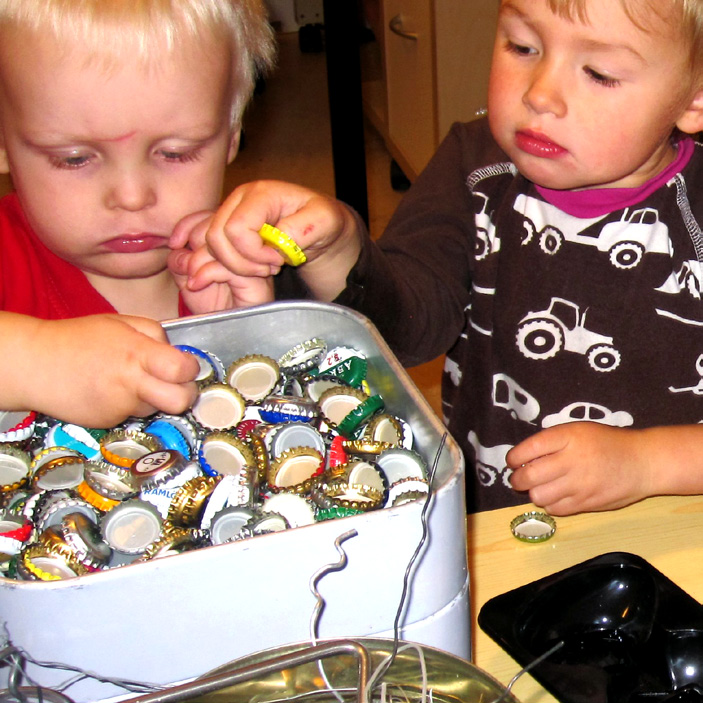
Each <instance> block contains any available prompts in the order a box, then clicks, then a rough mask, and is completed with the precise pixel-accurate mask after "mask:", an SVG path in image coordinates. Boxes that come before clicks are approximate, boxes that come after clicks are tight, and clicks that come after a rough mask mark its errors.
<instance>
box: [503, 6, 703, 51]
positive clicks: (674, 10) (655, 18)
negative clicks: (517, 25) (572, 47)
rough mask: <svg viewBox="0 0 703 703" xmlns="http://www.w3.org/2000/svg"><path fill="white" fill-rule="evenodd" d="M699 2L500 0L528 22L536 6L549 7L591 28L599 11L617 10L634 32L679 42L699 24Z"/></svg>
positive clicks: (608, 12)
mask: <svg viewBox="0 0 703 703" xmlns="http://www.w3.org/2000/svg"><path fill="white" fill-rule="evenodd" d="M698 2H699V0H692V1H691V2H686V0H668V1H667V2H666V7H664V6H663V4H662V3H661V2H660V0H501V8H511V7H514V6H515V5H519V6H520V14H523V15H524V16H525V17H526V18H527V19H528V20H529V18H530V14H531V10H532V11H537V6H541V8H542V9H544V8H545V7H546V8H547V9H548V10H549V11H551V12H552V13H553V14H554V15H556V16H558V17H561V18H563V19H566V20H568V21H570V22H575V23H579V24H583V25H585V26H588V27H594V24H597V23H598V22H599V21H602V12H599V10H603V9H607V13H606V14H607V15H611V14H612V11H613V10H616V11H617V12H618V13H619V12H620V11H621V12H622V18H623V20H624V21H625V22H628V23H630V24H631V25H632V26H633V27H634V28H635V29H637V30H639V31H641V32H644V33H647V34H655V35H658V36H660V37H661V38H664V37H666V38H667V39H675V41H676V42H680V41H681V40H682V39H683V40H684V41H688V40H689V39H690V37H689V35H690V34H691V32H692V31H693V30H694V27H693V25H694V24H696V22H695V21H694V20H692V17H693V15H694V14H695V13H693V12H691V11H690V9H691V8H692V7H693V5H694V4H697V3H698ZM700 2H701V9H700V10H699V11H698V14H700V15H701V18H702V19H703V0H700ZM599 15H601V19H600V20H599V19H598V18H599ZM611 28H612V27H611Z"/></svg>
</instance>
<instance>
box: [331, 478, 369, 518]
mask: <svg viewBox="0 0 703 703" xmlns="http://www.w3.org/2000/svg"><path fill="white" fill-rule="evenodd" d="M322 491H323V493H324V495H325V496H326V497H327V498H329V499H330V500H332V502H333V503H334V504H335V505H338V506H341V507H343V508H352V509H354V510H361V511H363V512H366V511H368V510H375V509H376V508H378V507H380V506H381V503H382V501H383V493H382V492H381V491H377V490H376V489H375V488H371V487H370V486H364V485H362V484H349V483H347V482H346V481H330V483H326V484H324V485H323V486H322Z"/></svg>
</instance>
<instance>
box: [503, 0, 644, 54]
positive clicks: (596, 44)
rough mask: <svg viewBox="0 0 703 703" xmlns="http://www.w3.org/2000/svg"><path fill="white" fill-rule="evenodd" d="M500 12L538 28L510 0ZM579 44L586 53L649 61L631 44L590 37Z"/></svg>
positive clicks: (506, 1) (581, 40)
mask: <svg viewBox="0 0 703 703" xmlns="http://www.w3.org/2000/svg"><path fill="white" fill-rule="evenodd" d="M499 12H500V13H501V14H502V13H507V14H511V15H514V16H515V17H517V18H518V19H520V20H521V21H522V22H524V23H525V24H527V25H528V26H529V27H530V28H531V29H534V30H536V29H537V27H535V25H534V23H533V22H532V21H531V19H530V16H529V15H528V14H526V13H524V12H523V11H522V10H521V9H520V8H519V7H517V6H516V5H514V4H513V3H512V2H510V0H503V2H502V3H501V5H500V10H499ZM579 44H580V45H581V47H582V48H583V50H584V51H597V52H606V51H624V52H627V53H629V54H631V55H632V56H633V57H634V58H635V59H636V60H637V61H639V62H640V63H642V64H646V63H647V60H646V59H645V58H644V57H643V56H642V54H640V53H639V52H638V51H637V50H636V49H634V48H633V47H631V46H630V45H629V44H611V43H609V42H604V41H600V40H598V39H591V38H588V37H584V38H582V39H580V40H579Z"/></svg>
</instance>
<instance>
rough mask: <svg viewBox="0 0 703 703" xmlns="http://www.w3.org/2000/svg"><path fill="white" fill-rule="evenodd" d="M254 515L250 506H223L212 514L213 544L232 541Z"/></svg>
mask: <svg viewBox="0 0 703 703" xmlns="http://www.w3.org/2000/svg"><path fill="white" fill-rule="evenodd" d="M253 516H254V513H253V511H252V510H250V509H249V508H244V507H231V508H223V509H222V510H220V511H218V512H217V513H215V514H214V515H213V516H212V522H211V523H210V540H211V541H212V543H213V544H224V543H225V542H230V541H231V540H232V539H233V538H234V537H236V536H237V535H238V534H239V532H240V530H241V529H242V528H243V527H244V525H246V524H247V523H248V522H249V520H250V519H251V518H252V517H253Z"/></svg>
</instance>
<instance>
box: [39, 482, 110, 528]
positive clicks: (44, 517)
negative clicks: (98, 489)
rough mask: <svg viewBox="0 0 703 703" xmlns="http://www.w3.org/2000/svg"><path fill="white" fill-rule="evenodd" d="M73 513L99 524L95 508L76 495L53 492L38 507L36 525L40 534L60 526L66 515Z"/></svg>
mask: <svg viewBox="0 0 703 703" xmlns="http://www.w3.org/2000/svg"><path fill="white" fill-rule="evenodd" d="M71 513H83V514H84V515H85V516H86V517H87V518H88V519H89V520H92V521H93V522H97V520H98V516H99V515H100V513H99V512H98V509H97V508H96V507H95V506H93V505H92V504H91V503H89V502H88V501H87V500H84V499H82V498H79V497H78V496H77V495H76V494H75V493H71V494H64V493H63V492H51V493H49V494H47V497H46V498H45V499H44V500H43V501H41V505H39V506H37V510H36V513H35V519H34V525H35V527H36V529H37V531H38V532H43V531H44V530H46V529H47V528H49V527H54V526H59V525H60V524H61V521H62V520H63V518H64V515H70V514H71Z"/></svg>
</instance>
